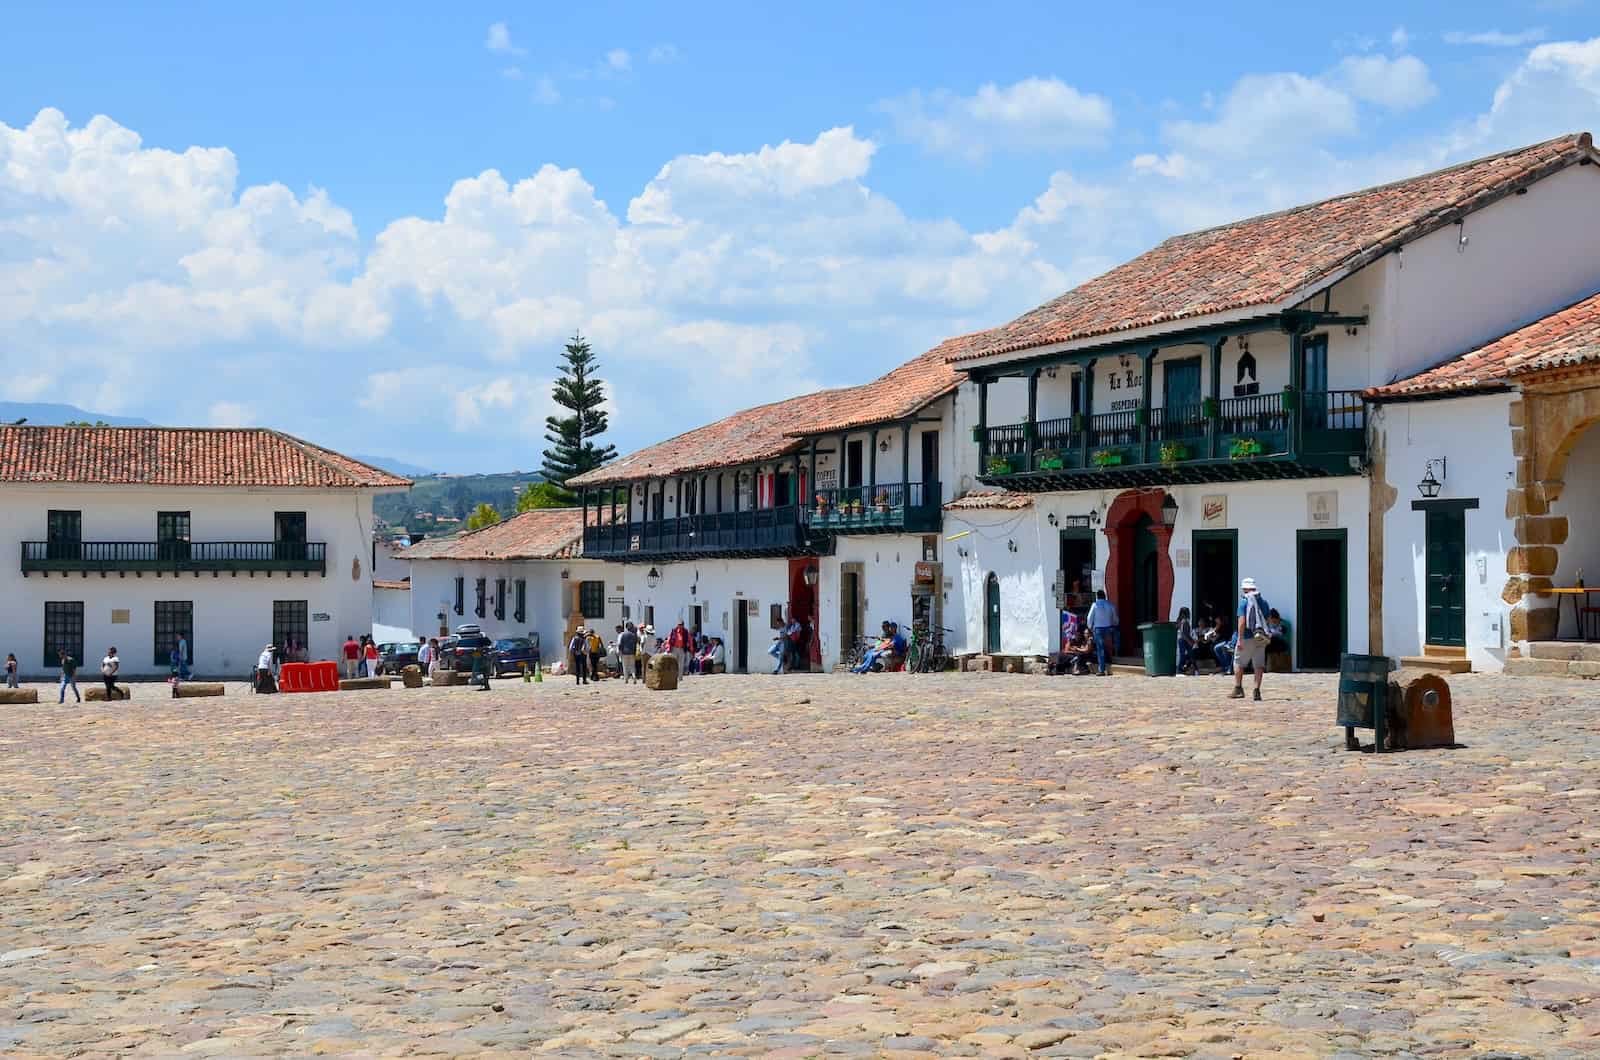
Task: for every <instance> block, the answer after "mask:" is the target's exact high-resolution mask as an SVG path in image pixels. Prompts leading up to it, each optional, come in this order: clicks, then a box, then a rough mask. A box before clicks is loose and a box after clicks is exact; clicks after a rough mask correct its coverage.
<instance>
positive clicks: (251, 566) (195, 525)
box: [0, 426, 410, 677]
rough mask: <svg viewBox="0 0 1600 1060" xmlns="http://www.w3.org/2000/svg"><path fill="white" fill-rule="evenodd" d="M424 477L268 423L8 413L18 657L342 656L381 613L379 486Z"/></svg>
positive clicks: (125, 661)
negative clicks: (374, 558)
mask: <svg viewBox="0 0 1600 1060" xmlns="http://www.w3.org/2000/svg"><path fill="white" fill-rule="evenodd" d="M408 488H410V482H408V481H407V480H406V479H403V478H399V477H396V476H394V475H391V474H389V473H387V472H384V471H380V470H378V469H377V468H373V467H368V466H367V465H365V464H362V463H359V462H357V461H355V460H351V459H350V458H348V457H345V456H341V455H340V454H338V453H335V452H332V451H330V450H327V449H323V448H320V447H319V446H315V445H312V444H311V443H309V442H305V441H301V440H300V439H298V438H293V437H290V436H289V435H286V434H282V433H279V432H277V431H271V430H261V429H198V428H193V429H191V428H160V427H29V426H4V427H0V497H3V501H4V503H0V537H3V538H4V540H5V541H6V542H7V545H6V547H7V548H9V550H10V554H11V556H12V557H13V558H15V559H16V560H17V565H16V566H15V567H11V566H9V565H8V566H5V567H4V568H0V597H3V599H4V600H5V607H4V609H3V610H0V654H3V653H5V652H15V653H16V656H17V659H18V661H19V663H20V664H21V670H22V672H23V673H24V674H25V675H43V674H47V673H50V672H52V671H54V670H55V668H56V665H57V664H56V651H57V649H58V648H63V649H65V650H67V651H68V652H70V653H71V654H72V655H73V656H74V657H75V658H78V659H80V660H85V659H87V660H89V661H90V662H93V661H94V660H97V659H99V658H100V657H101V655H103V654H104V653H105V651H106V649H107V648H109V647H112V646H115V647H116V648H117V649H118V652H119V654H120V656H121V659H122V672H123V673H124V674H128V675H130V676H139V675H163V674H166V673H167V672H168V670H169V661H168V660H169V657H170V654H171V651H172V649H173V646H174V645H175V643H176V641H177V638H178V636H179V635H180V634H181V635H182V636H184V637H185V638H186V639H187V642H188V645H189V651H190V656H191V658H190V664H191V666H192V667H193V669H194V671H195V672H196V673H199V674H202V675H215V676H224V677H243V676H244V675H247V674H248V673H249V672H250V669H251V667H252V666H254V665H255V660H256V657H257V655H258V654H259V653H260V651H261V649H262V647H263V646H264V645H266V644H268V643H273V644H277V645H281V646H284V647H287V648H289V649H291V650H292V652H293V653H294V654H295V655H296V656H299V657H307V658H313V659H316V658H325V659H331V658H333V657H334V655H335V652H336V651H337V650H338V647H339V645H340V644H342V643H343V641H344V639H345V636H346V635H347V634H350V633H358V634H359V633H363V632H365V631H367V630H368V629H369V628H371V625H372V571H371V540H372V499H373V497H374V496H375V495H377V494H379V493H384V492H393V491H402V490H406V489H408Z"/></svg>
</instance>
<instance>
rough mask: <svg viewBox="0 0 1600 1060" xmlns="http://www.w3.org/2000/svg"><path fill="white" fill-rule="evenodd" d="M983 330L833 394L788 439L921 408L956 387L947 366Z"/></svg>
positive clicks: (899, 415)
mask: <svg viewBox="0 0 1600 1060" xmlns="http://www.w3.org/2000/svg"><path fill="white" fill-rule="evenodd" d="M987 335H988V332H982V331H980V332H974V333H972V334H970V335H962V336H959V337H957V338H953V339H946V340H945V341H943V342H941V343H940V344H939V345H937V346H935V347H934V348H933V349H931V350H929V351H928V352H927V353H924V354H923V355H922V356H920V357H917V358H916V359H914V360H911V361H907V362H906V363H905V364H902V365H901V366H900V367H898V368H896V369H894V370H893V371H891V372H888V373H887V374H885V375H882V376H879V377H878V378H877V379H874V380H873V381H872V382H870V383H865V384H863V385H861V386H855V387H850V388H848V389H846V390H838V391H835V392H834V398H833V401H832V402H830V404H829V408H828V411H827V413H826V414H825V415H823V416H822V417H821V418H819V419H817V420H814V421H812V422H810V423H806V424H803V425H797V426H796V427H795V428H794V429H792V430H790V431H789V434H790V435H791V436H794V437H800V436H803V435H811V434H825V433H832V432H834V431H845V430H852V429H854V428H857V427H868V426H871V425H873V424H876V423H887V422H889V421H891V420H898V419H902V418H904V417H906V416H909V415H911V414H912V413H914V412H917V411H918V410H919V409H922V408H925V407H927V406H928V405H930V404H932V403H933V402H935V401H937V400H939V399H940V398H942V397H944V396H945V395H946V394H949V393H951V392H952V391H954V390H955V389H956V388H957V387H958V386H960V385H961V380H962V379H963V378H964V377H963V376H962V374H961V373H960V372H958V371H956V370H955V369H954V368H952V367H951V366H950V362H951V361H952V360H956V359H958V358H960V357H961V356H962V354H963V353H964V352H965V351H966V350H967V349H969V348H970V347H972V346H973V345H975V344H977V343H979V342H981V341H983V340H984V338H985V337H986V336H987Z"/></svg>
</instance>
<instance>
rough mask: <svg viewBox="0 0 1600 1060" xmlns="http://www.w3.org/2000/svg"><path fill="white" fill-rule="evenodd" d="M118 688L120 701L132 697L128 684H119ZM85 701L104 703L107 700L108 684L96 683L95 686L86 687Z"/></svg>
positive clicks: (117, 696) (84, 692)
mask: <svg viewBox="0 0 1600 1060" xmlns="http://www.w3.org/2000/svg"><path fill="white" fill-rule="evenodd" d="M116 689H117V695H116V699H117V701H118V702H121V701H122V700H125V699H128V698H130V697H129V695H128V686H127V685H117V686H116ZM83 701H84V702H85V703H104V702H105V701H106V686H105V685H94V686H93V687H90V688H85V689H84V690H83Z"/></svg>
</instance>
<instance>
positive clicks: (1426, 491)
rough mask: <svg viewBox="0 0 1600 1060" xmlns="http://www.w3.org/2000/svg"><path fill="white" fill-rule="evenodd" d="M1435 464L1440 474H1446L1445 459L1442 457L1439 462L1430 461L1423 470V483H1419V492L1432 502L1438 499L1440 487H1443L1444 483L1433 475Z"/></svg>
mask: <svg viewBox="0 0 1600 1060" xmlns="http://www.w3.org/2000/svg"><path fill="white" fill-rule="evenodd" d="M1435 464H1437V465H1438V466H1439V473H1440V474H1441V475H1443V474H1445V458H1444V457H1442V456H1441V457H1439V458H1438V459H1437V460H1429V461H1428V463H1427V465H1426V466H1425V467H1424V468H1423V469H1422V481H1421V482H1419V483H1417V492H1418V493H1420V494H1422V495H1423V496H1424V497H1426V498H1427V499H1428V500H1432V499H1433V498H1435V497H1437V496H1438V495H1439V487H1440V486H1442V485H1443V483H1442V482H1440V481H1439V479H1437V478H1435V477H1434V475H1433V468H1434V465H1435Z"/></svg>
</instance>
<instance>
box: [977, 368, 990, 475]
mask: <svg viewBox="0 0 1600 1060" xmlns="http://www.w3.org/2000/svg"><path fill="white" fill-rule="evenodd" d="M988 473H989V379H988V377H987V376H979V377H978V476H979V477H980V478H981V477H982V476H984V475H987V474H988Z"/></svg>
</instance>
